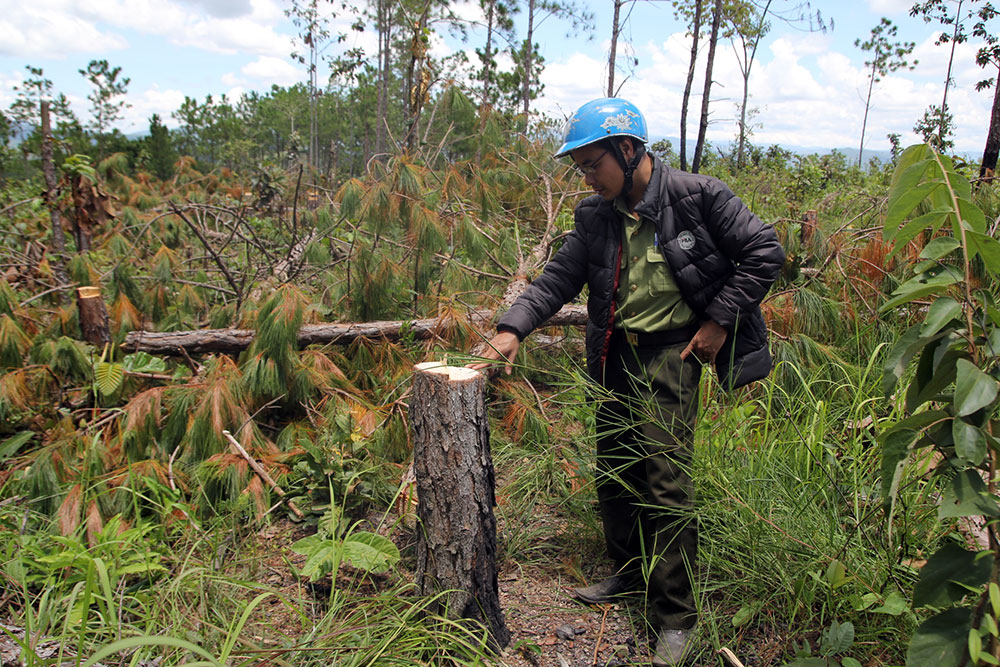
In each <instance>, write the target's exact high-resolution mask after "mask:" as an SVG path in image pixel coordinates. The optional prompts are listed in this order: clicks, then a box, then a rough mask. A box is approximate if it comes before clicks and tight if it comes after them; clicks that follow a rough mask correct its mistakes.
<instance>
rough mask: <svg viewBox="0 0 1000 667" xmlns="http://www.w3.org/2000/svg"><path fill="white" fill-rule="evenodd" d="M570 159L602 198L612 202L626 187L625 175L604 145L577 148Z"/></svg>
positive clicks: (586, 181) (585, 180)
mask: <svg viewBox="0 0 1000 667" xmlns="http://www.w3.org/2000/svg"><path fill="white" fill-rule="evenodd" d="M622 148H625V146H623V147H622ZM570 157H571V158H573V163H574V164H575V165H576V168H577V170H578V171H581V172H582V173H583V180H584V182H585V183H586V184H587V185H588V186H589V187H591V188H593V190H594V192H596V193H597V194H599V195H601V197H603V198H604V199H606V200H608V201H611V200H613V199H614V198H615V197H617V196H618V195H619V194H620V193H621V191H622V188H623V187H624V186H625V174H624V172H622V169H621V166H620V165H619V164H618V160H616V159H615V156H614V155H613V154H612V153H611V151H609V150H608V149H607V148H605V147H604V146H603V145H600V144H591V145H589V146H584V147H583V148H577V149H576V150H575V151H573V152H571V153H570Z"/></svg>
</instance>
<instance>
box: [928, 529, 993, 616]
mask: <svg viewBox="0 0 1000 667" xmlns="http://www.w3.org/2000/svg"><path fill="white" fill-rule="evenodd" d="M991 566H992V562H991V559H990V558H989V552H988V551H980V552H978V553H977V552H974V551H967V550H965V549H963V548H962V547H960V546H958V545H957V544H956V543H954V542H946V543H945V545H944V546H943V547H941V548H940V549H938V551H937V552H936V553H935V554H933V555H932V556H931V557H930V558H929V559H928V560H927V564H926V565H924V566H923V567H922V568H920V578H919V579H918V580H917V585H916V586H914V587H913V606H914V607H946V606H949V605H953V604H955V603H956V602H958V601H959V600H961V599H962V598H964V597H965V596H966V595H969V591H970V589H973V590H978V589H980V588H982V587H983V586H985V585H986V582H987V581H989V578H990V569H991Z"/></svg>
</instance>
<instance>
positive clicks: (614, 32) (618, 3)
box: [608, 0, 623, 97]
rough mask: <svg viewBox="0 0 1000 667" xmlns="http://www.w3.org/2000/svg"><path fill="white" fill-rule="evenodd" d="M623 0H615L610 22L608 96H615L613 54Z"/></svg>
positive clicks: (616, 45) (616, 42)
mask: <svg viewBox="0 0 1000 667" xmlns="http://www.w3.org/2000/svg"><path fill="white" fill-rule="evenodd" d="M622 1H623V0H615V18H614V22H613V23H612V24H611V55H610V56H609V57H608V97H614V96H615V55H616V54H617V51H618V34H619V32H621V27H620V26H619V25H618V17H619V15H620V14H621V8H622Z"/></svg>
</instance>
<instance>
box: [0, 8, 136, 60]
mask: <svg viewBox="0 0 1000 667" xmlns="http://www.w3.org/2000/svg"><path fill="white" fill-rule="evenodd" d="M61 5H62V3H60V2H52V1H51V0H47V1H42V2H30V3H27V2H25V3H18V4H17V5H13V6H8V7H6V8H5V9H4V11H3V17H2V18H0V55H9V56H16V57H22V58H25V57H37V56H39V55H45V56H49V57H65V56H66V55H69V54H72V53H87V52H94V51H97V50H98V49H100V50H101V51H113V50H118V49H124V48H126V47H127V46H128V43H127V42H126V40H125V38H124V37H122V36H121V35H117V34H114V33H111V32H106V31H103V30H101V29H99V28H98V27H97V26H96V25H94V24H93V22H91V21H88V20H86V19H85V18H83V17H80V16H77V15H74V14H73V13H71V12H68V11H64V10H63V7H62V6H61Z"/></svg>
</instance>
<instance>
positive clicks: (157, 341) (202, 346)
mask: <svg viewBox="0 0 1000 667" xmlns="http://www.w3.org/2000/svg"><path fill="white" fill-rule="evenodd" d="M492 318H493V311H491V310H473V311H470V312H469V314H468V323H469V325H471V326H472V327H474V328H476V329H487V328H489V327H491V326H492ZM586 323H587V309H586V307H585V306H577V305H572V306H563V308H562V309H561V310H560V311H559V312H557V313H556V314H555V315H553V316H552V317H551V318H549V320H547V321H546V322H545V323H544V324H543V325H542V326H581V325H584V324H586ZM457 325H458V322H456V320H455V319H454V318H451V317H435V318H431V319H425V320H403V321H386V322H360V323H329V324H306V325H304V326H303V327H302V328H301V329H300V330H299V336H298V342H299V346H300V347H305V346H306V345H312V344H320V345H326V344H331V343H332V344H337V345H347V344H349V343H352V342H354V341H355V340H358V339H359V338H370V339H377V340H388V341H393V340H398V339H399V337H400V335H402V334H403V333H406V334H407V335H412V336H413V337H414V338H416V339H417V340H427V339H428V338H433V337H435V336H441V335H444V334H446V333H447V332H448V331H449V330H451V329H453V328H455V327H456V326H457ZM255 336H256V332H255V331H254V330H253V329H197V330H194V331H167V332H154V331H131V332H129V333H128V335H126V336H125V343H124V345H123V347H124V348H125V349H126V350H128V351H129V352H148V353H149V354H160V355H183V354H206V353H212V352H227V353H234V352H241V351H243V350H245V349H246V348H248V347H250V343H252V342H253V340H254V337H255Z"/></svg>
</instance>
